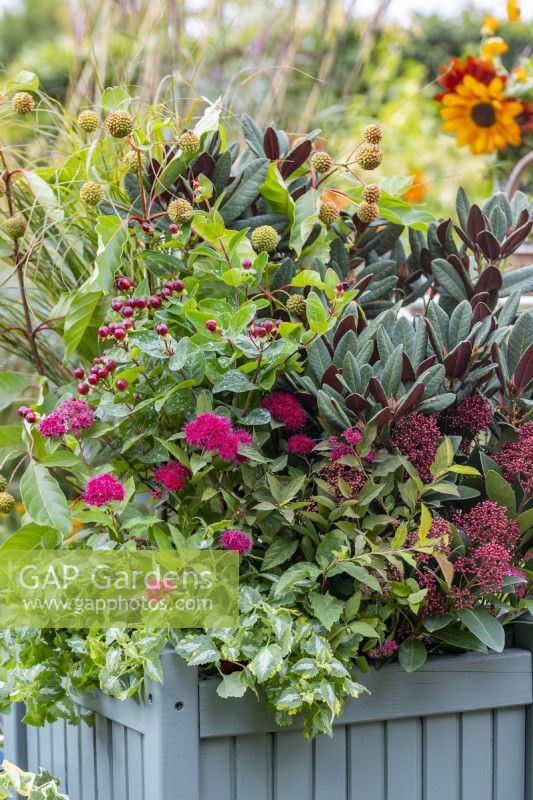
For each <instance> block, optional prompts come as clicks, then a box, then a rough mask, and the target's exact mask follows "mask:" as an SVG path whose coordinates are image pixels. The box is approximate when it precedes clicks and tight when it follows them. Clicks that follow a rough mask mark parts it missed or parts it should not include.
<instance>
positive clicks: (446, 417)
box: [441, 394, 492, 437]
mask: <svg viewBox="0 0 533 800" xmlns="http://www.w3.org/2000/svg"><path fill="white" fill-rule="evenodd" d="M441 420H442V422H443V423H444V425H445V426H446V430H448V431H450V433H462V434H466V435H467V436H468V437H474V436H477V435H478V434H480V433H481V432H482V431H484V430H486V429H487V428H488V427H489V425H490V423H491V422H492V408H491V405H490V403H489V401H488V400H487V398H486V397H482V396H481V395H480V394H472V395H470V396H469V397H467V398H466V399H465V400H463V402H462V403H460V405H458V406H457V407H456V408H451V409H449V410H447V411H445V412H444V413H443V414H442V415H441Z"/></svg>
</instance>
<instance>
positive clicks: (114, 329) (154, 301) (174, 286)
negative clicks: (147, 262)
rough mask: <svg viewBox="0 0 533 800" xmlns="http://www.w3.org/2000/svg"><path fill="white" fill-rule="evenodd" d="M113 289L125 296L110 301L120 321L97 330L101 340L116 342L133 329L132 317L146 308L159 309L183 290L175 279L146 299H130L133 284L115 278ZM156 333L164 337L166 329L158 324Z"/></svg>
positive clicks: (178, 280) (109, 323)
mask: <svg viewBox="0 0 533 800" xmlns="http://www.w3.org/2000/svg"><path fill="white" fill-rule="evenodd" d="M115 287H116V288H117V289H118V290H119V291H121V292H125V293H126V294H127V296H126V297H120V296H117V297H113V298H112V300H111V308H112V309H113V311H114V312H115V313H116V314H119V315H120V316H121V317H122V319H121V320H119V321H116V322H106V323H105V324H104V325H101V326H100V327H99V328H98V335H99V336H100V338H101V339H108V338H113V339H115V340H116V341H117V342H121V341H122V340H123V339H125V338H126V336H127V333H128V331H129V330H131V329H132V328H134V327H135V322H134V317H135V315H136V314H137V313H138V312H142V311H144V310H145V309H147V308H149V309H152V310H154V311H155V310H156V309H158V308H161V306H162V305H163V303H164V302H165V300H168V298H169V297H171V296H172V295H173V294H174V293H176V294H181V292H183V289H184V288H185V286H184V284H183V281H182V280H180V279H179V278H176V279H175V280H172V281H170V280H169V281H166V282H165V284H164V285H163V287H162V288H161V289H160V290H159V291H158V292H156V293H155V294H153V295H152V296H151V297H149V298H146V297H131V292H132V291H133V290H134V289H135V284H134V283H133V281H131V280H130V279H129V278H124V277H119V278H117V279H116V281H115ZM128 295H129V296H128ZM156 332H157V333H158V334H159V335H160V336H166V335H167V333H168V327H167V326H166V325H165V324H164V323H160V324H159V325H157V327H156Z"/></svg>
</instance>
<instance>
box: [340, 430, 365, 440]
mask: <svg viewBox="0 0 533 800" xmlns="http://www.w3.org/2000/svg"><path fill="white" fill-rule="evenodd" d="M342 435H343V436H344V438H345V439H346V441H347V442H348V444H359V442H360V441H361V439H362V438H363V435H362V433H361V431H360V430H359V428H348V429H347V430H345V431H344V432H343V434H342Z"/></svg>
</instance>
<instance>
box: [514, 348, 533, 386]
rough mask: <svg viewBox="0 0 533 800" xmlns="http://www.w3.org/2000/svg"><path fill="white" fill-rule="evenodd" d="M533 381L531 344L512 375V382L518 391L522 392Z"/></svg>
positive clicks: (532, 350) (532, 351)
mask: <svg viewBox="0 0 533 800" xmlns="http://www.w3.org/2000/svg"><path fill="white" fill-rule="evenodd" d="M532 379H533V342H531V344H530V345H529V347H528V348H527V350H526V352H525V353H524V354H523V356H522V358H521V359H520V361H519V362H518V366H517V368H516V370H515V373H514V382H515V386H516V388H517V389H518V391H522V390H524V389H525V388H526V386H527V385H528V384H529V383H530V381H531V380H532Z"/></svg>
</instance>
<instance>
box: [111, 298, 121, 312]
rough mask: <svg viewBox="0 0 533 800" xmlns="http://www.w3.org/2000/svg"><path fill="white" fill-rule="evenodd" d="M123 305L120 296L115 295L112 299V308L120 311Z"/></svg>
mask: <svg viewBox="0 0 533 800" xmlns="http://www.w3.org/2000/svg"><path fill="white" fill-rule="evenodd" d="M123 305H124V303H123V302H122V300H121V299H120V298H119V297H114V298H113V299H112V300H111V308H112V309H113V311H120V309H121V308H122V306H123Z"/></svg>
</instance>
